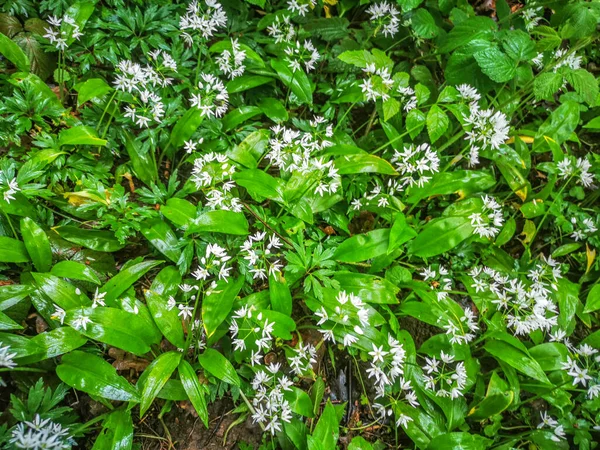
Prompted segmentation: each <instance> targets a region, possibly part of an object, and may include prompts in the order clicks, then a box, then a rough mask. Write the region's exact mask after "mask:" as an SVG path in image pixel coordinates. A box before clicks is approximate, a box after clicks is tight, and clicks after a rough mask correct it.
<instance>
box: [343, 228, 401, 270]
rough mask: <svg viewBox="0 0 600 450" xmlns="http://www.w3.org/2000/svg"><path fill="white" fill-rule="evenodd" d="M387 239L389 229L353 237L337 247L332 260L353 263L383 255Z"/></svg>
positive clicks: (386, 246) (386, 247) (385, 251)
mask: <svg viewBox="0 0 600 450" xmlns="http://www.w3.org/2000/svg"><path fill="white" fill-rule="evenodd" d="M389 239H390V229H389V228H383V229H379V230H373V231H369V232H368V233H365V234H357V235H354V236H352V237H350V238H348V239H346V240H345V241H344V242H342V243H341V244H340V245H339V246H338V248H337V249H336V250H335V253H334V255H333V258H334V259H336V260H338V261H341V262H348V263H353V262H361V261H366V260H367V259H371V258H376V257H377V256H381V255H385V254H386V253H387V249H388V243H389Z"/></svg>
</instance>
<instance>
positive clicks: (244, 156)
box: [227, 99, 287, 169]
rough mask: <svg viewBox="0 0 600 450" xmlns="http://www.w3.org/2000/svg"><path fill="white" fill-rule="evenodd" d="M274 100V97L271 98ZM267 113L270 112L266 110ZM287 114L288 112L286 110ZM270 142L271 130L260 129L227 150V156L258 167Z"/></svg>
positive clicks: (247, 165)
mask: <svg viewBox="0 0 600 450" xmlns="http://www.w3.org/2000/svg"><path fill="white" fill-rule="evenodd" d="M265 100H269V99H265ZM271 100H273V99H271ZM265 114H267V116H268V113H266V112H265ZM286 114H287V112H286ZM268 143H269V132H268V131H267V130H258V131H254V132H253V133H250V134H249V135H248V136H246V138H245V139H244V140H243V141H242V142H240V144H239V145H236V146H235V147H233V148H232V149H231V150H229V151H228V152H227V156H228V157H229V158H230V159H232V160H233V161H235V162H237V163H239V164H241V165H243V166H245V167H248V168H249V169H256V167H257V166H258V161H259V160H260V159H261V158H262V156H263V154H264V153H265V151H266V150H267V145H268Z"/></svg>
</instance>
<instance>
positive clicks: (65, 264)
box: [50, 261, 102, 285]
mask: <svg viewBox="0 0 600 450" xmlns="http://www.w3.org/2000/svg"><path fill="white" fill-rule="evenodd" d="M50 273H51V274H52V275H54V276H57V277H61V278H70V279H72V280H81V281H89V282H90V283H94V284H98V285H100V284H102V283H101V282H100V279H99V278H98V275H96V273H95V272H94V271H93V270H92V269H91V268H90V267H88V266H86V265H85V264H82V263H80V262H77V261H61V262H59V263H56V264H55V265H54V266H52V270H51V271H50Z"/></svg>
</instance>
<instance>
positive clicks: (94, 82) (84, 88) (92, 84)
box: [75, 78, 113, 106]
mask: <svg viewBox="0 0 600 450" xmlns="http://www.w3.org/2000/svg"><path fill="white" fill-rule="evenodd" d="M75 90H76V91H77V92H78V94H79V95H78V96H77V106H81V105H83V104H84V103H85V102H89V101H90V100H91V99H93V98H100V97H103V96H105V95H106V94H108V93H109V92H110V91H112V90H113V88H112V87H111V86H110V85H109V84H108V83H107V82H106V81H104V80H103V79H102V78H90V79H88V80H86V81H84V82H83V83H79V84H76V85H75Z"/></svg>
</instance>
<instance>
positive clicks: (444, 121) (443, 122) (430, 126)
mask: <svg viewBox="0 0 600 450" xmlns="http://www.w3.org/2000/svg"><path fill="white" fill-rule="evenodd" d="M448 125H450V120H449V119H448V116H447V115H446V113H445V112H444V111H443V110H442V108H440V107H439V106H438V105H433V106H432V107H431V109H430V110H429V112H428V113H427V132H428V133H429V139H430V140H431V143H432V144H433V143H435V141H437V140H438V139H439V138H441V137H442V136H443V135H444V133H445V132H446V130H447V129H448Z"/></svg>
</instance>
